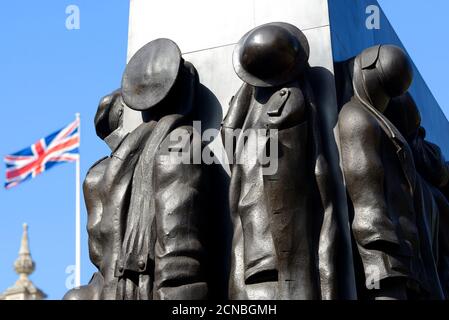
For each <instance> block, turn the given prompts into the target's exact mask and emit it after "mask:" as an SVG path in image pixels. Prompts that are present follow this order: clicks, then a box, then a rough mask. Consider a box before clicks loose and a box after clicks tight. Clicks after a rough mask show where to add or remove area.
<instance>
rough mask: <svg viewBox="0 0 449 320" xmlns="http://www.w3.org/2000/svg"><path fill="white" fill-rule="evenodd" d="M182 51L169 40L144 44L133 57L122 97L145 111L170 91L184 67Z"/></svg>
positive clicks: (127, 71) (129, 63) (124, 79)
mask: <svg viewBox="0 0 449 320" xmlns="http://www.w3.org/2000/svg"><path fill="white" fill-rule="evenodd" d="M181 61H182V58H181V51H180V50H179V48H178V46H177V45H176V43H174V42H173V41H171V40H169V39H157V40H154V41H151V42H150V43H148V44H146V45H145V46H143V47H142V48H141V49H140V50H139V51H137V53H136V54H135V55H134V56H133V57H132V58H131V60H130V61H129V62H128V65H127V66H126V69H125V73H124V75H123V79H122V96H123V100H124V101H125V103H126V105H128V106H129V107H130V108H131V109H134V110H138V111H144V110H148V109H150V108H151V107H153V106H155V105H157V104H158V103H159V102H161V101H162V100H163V99H164V98H165V97H166V96H167V95H168V93H169V92H170V90H171V88H172V87H173V85H174V84H175V82H176V79H177V77H178V74H179V71H180V68H181Z"/></svg>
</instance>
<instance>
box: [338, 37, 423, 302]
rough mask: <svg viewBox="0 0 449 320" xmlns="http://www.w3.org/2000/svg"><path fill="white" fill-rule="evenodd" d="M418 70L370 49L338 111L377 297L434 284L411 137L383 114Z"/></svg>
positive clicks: (393, 54) (359, 233)
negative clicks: (426, 272) (418, 207)
mask: <svg viewBox="0 0 449 320" xmlns="http://www.w3.org/2000/svg"><path fill="white" fill-rule="evenodd" d="M412 78H413V72H412V67H411V64H410V62H409V59H408V57H407V55H406V54H405V53H404V52H403V51H402V49H400V48H398V47H395V46H390V45H384V46H375V47H372V48H368V49H366V50H365V51H363V52H362V53H361V54H360V55H359V56H357V57H356V59H355V61H354V69H353V87H354V97H353V98H352V99H351V100H350V101H349V102H348V103H346V104H345V105H344V106H343V108H342V110H341V112H340V115H339V124H338V126H339V131H340V140H341V155H342V162H343V169H344V175H345V179H346V183H347V188H348V192H349V198H350V201H351V203H352V205H353V208H354V218H353V221H352V230H353V235H354V239H355V242H356V243H357V247H358V252H359V254H360V257H361V260H362V263H363V268H364V271H365V277H366V279H370V278H372V276H373V274H377V278H378V279H377V280H378V283H377V285H378V286H379V287H378V289H377V290H367V289H370V288H369V287H368V286H367V287H365V292H363V294H365V295H367V296H368V298H373V299H406V298H408V297H410V295H412V293H415V292H419V291H420V290H421V289H423V288H426V287H427V282H426V280H425V279H422V275H423V264H422V260H421V250H420V241H419V240H420V239H419V232H418V228H417V217H416V215H417V213H416V211H415V207H414V197H415V192H416V183H417V182H416V180H417V177H416V171H415V166H414V162H413V154H412V151H411V150H410V148H409V146H408V144H407V141H406V140H405V138H404V137H403V136H402V135H401V133H400V132H399V131H398V129H397V128H396V127H395V126H394V125H392V124H391V122H390V121H389V120H388V119H387V118H386V117H385V116H384V114H383V113H384V111H385V109H386V108H387V106H388V103H389V101H390V99H391V98H393V97H396V96H399V95H402V94H403V93H405V92H406V90H407V89H408V87H409V85H410V84H411V81H412Z"/></svg>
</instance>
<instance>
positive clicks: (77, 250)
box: [75, 113, 81, 287]
mask: <svg viewBox="0 0 449 320" xmlns="http://www.w3.org/2000/svg"><path fill="white" fill-rule="evenodd" d="M75 116H76V119H77V120H78V123H79V125H78V135H79V137H80V144H81V119H80V114H79V113H76V115H75ZM80 158H81V154H80V152H79V151H78V159H77V160H76V206H75V210H76V212H75V287H79V286H80V285H81V213H80V197H81V180H80V179H81V174H80V171H81V166H80V160H81V159H80Z"/></svg>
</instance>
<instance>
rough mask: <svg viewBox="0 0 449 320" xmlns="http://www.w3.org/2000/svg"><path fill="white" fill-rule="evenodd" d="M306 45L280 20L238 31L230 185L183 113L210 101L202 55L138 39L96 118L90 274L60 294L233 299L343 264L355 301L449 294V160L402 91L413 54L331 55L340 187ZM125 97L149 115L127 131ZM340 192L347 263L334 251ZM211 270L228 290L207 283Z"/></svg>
mask: <svg viewBox="0 0 449 320" xmlns="http://www.w3.org/2000/svg"><path fill="white" fill-rule="evenodd" d="M309 55H310V49H309V43H308V40H307V38H306V36H305V35H304V33H303V32H302V31H301V30H299V29H298V28H297V27H295V26H293V25H291V24H288V23H282V22H276V23H268V24H264V25H261V26H258V27H256V28H254V29H253V30H250V31H249V32H248V33H246V34H245V35H244V36H243V37H242V38H241V39H240V41H239V42H238V43H237V45H236V47H235V50H234V54H233V65H234V69H235V72H236V74H237V76H238V77H239V78H240V79H241V80H242V81H243V84H242V86H241V88H240V90H239V91H238V92H237V93H236V95H235V96H234V97H232V99H231V102H230V108H229V111H228V114H227V115H226V117H225V119H224V120H223V123H222V128H221V135H222V140H223V142H224V147H225V151H226V152H227V155H228V160H229V161H230V169H231V177H230V184H229V188H228V189H226V190H225V191H224V189H225V188H226V187H227V184H226V187H224V188H221V187H220V186H218V187H217V185H218V184H221V183H223V184H225V183H224V182H223V181H221V180H217V181H212V182H213V183H211V181H209V179H210V176H209V174H208V173H209V169H208V168H206V167H205V165H204V164H202V163H197V162H196V161H195V160H194V159H193V158H192V157H194V156H195V155H198V154H199V155H201V154H202V148H203V145H202V144H201V141H200V140H199V133H198V132H196V131H195V129H194V128H193V126H192V121H193V120H195V119H196V117H197V114H198V112H199V110H200V109H201V108H199V107H200V106H199V104H200V103H204V100H200V99H199V98H198V96H199V94H198V90H199V87H200V86H199V77H198V74H197V71H196V69H195V68H194V66H193V65H192V64H190V63H189V62H187V61H185V60H184V59H183V58H182V56H181V53H180V50H179V48H178V47H177V45H176V44H175V43H174V42H173V41H171V40H168V39H157V40H154V41H152V42H150V43H148V44H146V45H145V46H144V47H142V48H141V49H140V50H139V51H138V52H137V53H136V54H135V55H134V56H133V57H132V58H131V60H130V61H129V63H128V65H127V66H126V70H125V72H124V75H123V78H122V86H121V88H120V89H119V90H116V91H114V92H113V93H111V94H110V95H108V96H106V97H105V98H103V99H102V100H101V101H100V105H99V107H98V111H97V114H96V116H95V128H96V131H97V135H98V136H99V138H101V139H102V140H104V141H105V142H106V143H107V145H108V146H109V147H110V149H111V151H112V154H111V155H110V156H109V157H105V158H103V159H101V160H100V161H98V162H97V163H95V164H94V165H93V166H92V168H91V169H90V170H89V172H88V174H87V177H86V179H85V182H84V195H85V202H86V207H87V211H88V226H87V229H88V234H89V253H90V258H91V261H92V263H93V264H94V265H95V266H96V267H97V269H98V272H96V273H95V274H94V275H93V277H92V280H91V281H90V283H89V284H88V285H86V286H83V287H80V288H76V289H73V290H71V291H69V292H68V293H67V294H66V295H65V297H64V299H69V300H84V299H90V300H98V299H117V300H124V299H140V300H153V299H154V300H157V299H161V300H170V299H187V300H190V299H207V298H210V297H211V292H212V291H214V290H215V291H220V292H218V295H217V292H215V293H214V294H212V297H215V296H221V297H228V298H229V299H269V300H272V299H273V300H275V299H339V298H341V297H342V295H341V292H343V291H345V290H344V289H345V288H342V284H341V283H342V282H340V281H339V279H341V278H342V277H349V275H350V274H351V273H349V272H345V269H344V268H355V269H356V271H357V272H356V274H357V276H358V277H357V279H354V281H357V295H358V298H359V299H443V298H445V297H446V298H449V236H448V235H447V231H446V230H447V228H448V227H449V165H448V163H447V162H445V159H444V157H443V156H442V153H441V150H440V149H439V148H438V146H436V145H434V144H432V143H430V142H428V141H426V139H425V129H424V128H423V127H422V126H421V119H420V113H419V111H418V108H417V106H416V104H415V103H414V101H413V98H412V97H411V95H410V94H409V93H406V92H407V90H408V88H409V86H410V84H411V82H412V79H413V72H412V67H411V63H410V61H409V59H408V57H407V55H406V54H405V53H404V51H402V49H400V48H398V47H396V46H391V45H378V46H374V47H371V48H368V49H366V50H364V51H363V52H362V53H361V54H360V55H358V56H357V57H355V58H353V59H350V60H349V61H346V62H344V63H342V64H341V65H340V66H339V67H338V68H336V70H337V73H339V72H340V71H338V70H340V69H341V70H343V72H342V74H343V76H342V77H340V76H339V75H338V74H337V75H336V79H337V87H339V88H340V89H341V91H342V92H337V93H339V94H340V105H341V106H342V108H341V110H340V113H339V118H338V124H337V128H338V131H339V137H340V146H339V147H340V156H341V164H342V173H343V175H344V180H345V183H346V186H347V192H348V197H347V198H346V197H343V198H338V197H337V196H336V195H335V192H333V190H332V186H334V185H335V184H334V182H335V181H336V180H337V179H341V177H336V176H334V174H332V173H331V170H329V163H328V161H329V160H328V159H329V158H328V157H326V156H325V152H324V148H323V143H324V142H325V139H329V137H327V136H325V134H324V133H323V128H322V124H321V123H320V118H319V117H318V108H319V106H317V104H316V103H315V92H317V90H315V89H316V88H314V85H312V83H313V82H312V81H311V78H312V68H311V67H310V66H309V62H308V60H309ZM342 101H343V103H342ZM126 107H129V108H131V109H134V110H136V111H139V112H141V115H142V120H143V123H142V124H140V125H139V126H138V127H137V128H136V129H134V130H132V131H131V132H127V131H126V130H125V129H124V127H123V112H124V108H126ZM201 107H203V108H204V107H205V106H204V105H202V106H201ZM203 110H204V109H203ZM186 155H187V156H186ZM180 156H181V157H180ZM215 179H216V178H215ZM212 185H213V186H214V188H215V189H217V190H216V191H218V192H228V193H229V216H230V218H231V220H232V228H233V230H232V232H230V233H232V244H229V247H223V246H217V244H216V243H215V242H216V240H217V238H216V235H217V234H220V231H219V230H214V228H225V226H224V224H220V223H221V220H220V219H219V218H217V217H213V218H212V219H211V216H212V215H214V214H216V212H215V211H217V210H215V209H214V208H213V207H211V203H209V202H210V201H211V199H214V197H211V196H210V194H211V192H210V190H208V186H212ZM342 202H344V203H345V205H346V202H347V203H348V206H349V209H350V221H347V223H348V224H350V225H351V233H352V234H351V236H352V240H353V248H352V255H353V256H354V261H355V263H354V265H351V266H342V263H341V261H339V260H338V256H339V252H341V250H342V247H341V246H340V240H341V234H340V232H341V230H340V229H339V226H338V223H337V221H336V210H337V209H336V208H337V207H338V204H339V203H342ZM214 219H215V221H216V222H217V221H220V223H218V224H217V223H210V221H213V220H214ZM211 234H215V238H214V237H211V236H210V235H211ZM211 239H213V241H210V240H211ZM210 242H214V243H210ZM217 248H219V249H217ZM220 250H222V251H223V252H221V251H220ZM215 251H218V252H215ZM217 256H222V257H224V258H225V259H227V257H229V260H230V261H224V262H223V263H224V264H227V263H229V264H230V272H229V274H227V275H223V274H221V273H220V272H217V271H216V270H218V269H219V268H216V267H217V266H218V265H220V264H222V261H221V260H219V259H217ZM212 260H213V261H212ZM223 269H226V268H223ZM214 276H215V277H217V276H218V277H226V278H227V279H226V280H227V282H228V286H229V288H224V287H220V286H217V287H215V288H214V285H213V284H212V285H211V283H212V282H213V281H211V278H213V277H214ZM370 279H371V280H372V283H370V282H369V281H370Z"/></svg>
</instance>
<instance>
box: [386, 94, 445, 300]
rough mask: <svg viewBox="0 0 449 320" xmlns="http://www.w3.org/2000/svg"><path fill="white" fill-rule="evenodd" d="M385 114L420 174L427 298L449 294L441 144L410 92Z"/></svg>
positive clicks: (418, 205) (419, 209) (394, 101)
mask: <svg viewBox="0 0 449 320" xmlns="http://www.w3.org/2000/svg"><path fill="white" fill-rule="evenodd" d="M385 115H386V116H387V117H388V119H389V120H391V122H392V123H393V124H394V125H395V126H396V127H397V128H398V129H399V131H400V132H401V133H402V134H403V136H404V137H405V138H406V140H407V142H408V144H409V146H410V147H411V150H412V152H413V159H414V162H415V167H416V170H417V172H418V175H417V190H418V191H419V192H417V196H416V197H415V204H416V212H417V226H418V229H419V231H420V242H421V252H422V257H421V258H422V259H423V262H424V266H425V270H426V276H427V283H428V284H429V285H430V289H431V292H429V293H427V294H426V295H425V297H426V298H432V299H442V298H443V297H444V296H445V297H446V298H448V291H447V289H448V267H449V266H448V253H449V251H448V248H449V242H448V237H447V236H446V233H447V232H446V230H447V228H448V227H449V225H448V222H449V221H448V218H449V202H448V199H447V198H445V196H444V195H443V194H442V193H441V190H440V189H441V188H442V187H444V186H445V185H447V183H448V181H449V171H448V168H447V166H446V162H445V159H444V157H443V155H442V152H441V150H440V148H439V147H438V146H437V145H435V144H433V143H431V142H429V141H427V140H426V131H425V129H424V128H423V127H422V126H421V115H420V112H419V110H418V107H417V105H416V103H415V101H414V99H413V97H412V96H411V94H410V93H406V94H405V95H402V96H400V97H398V98H395V99H392V101H391V103H390V104H389V106H388V108H387V110H386V112H385Z"/></svg>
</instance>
